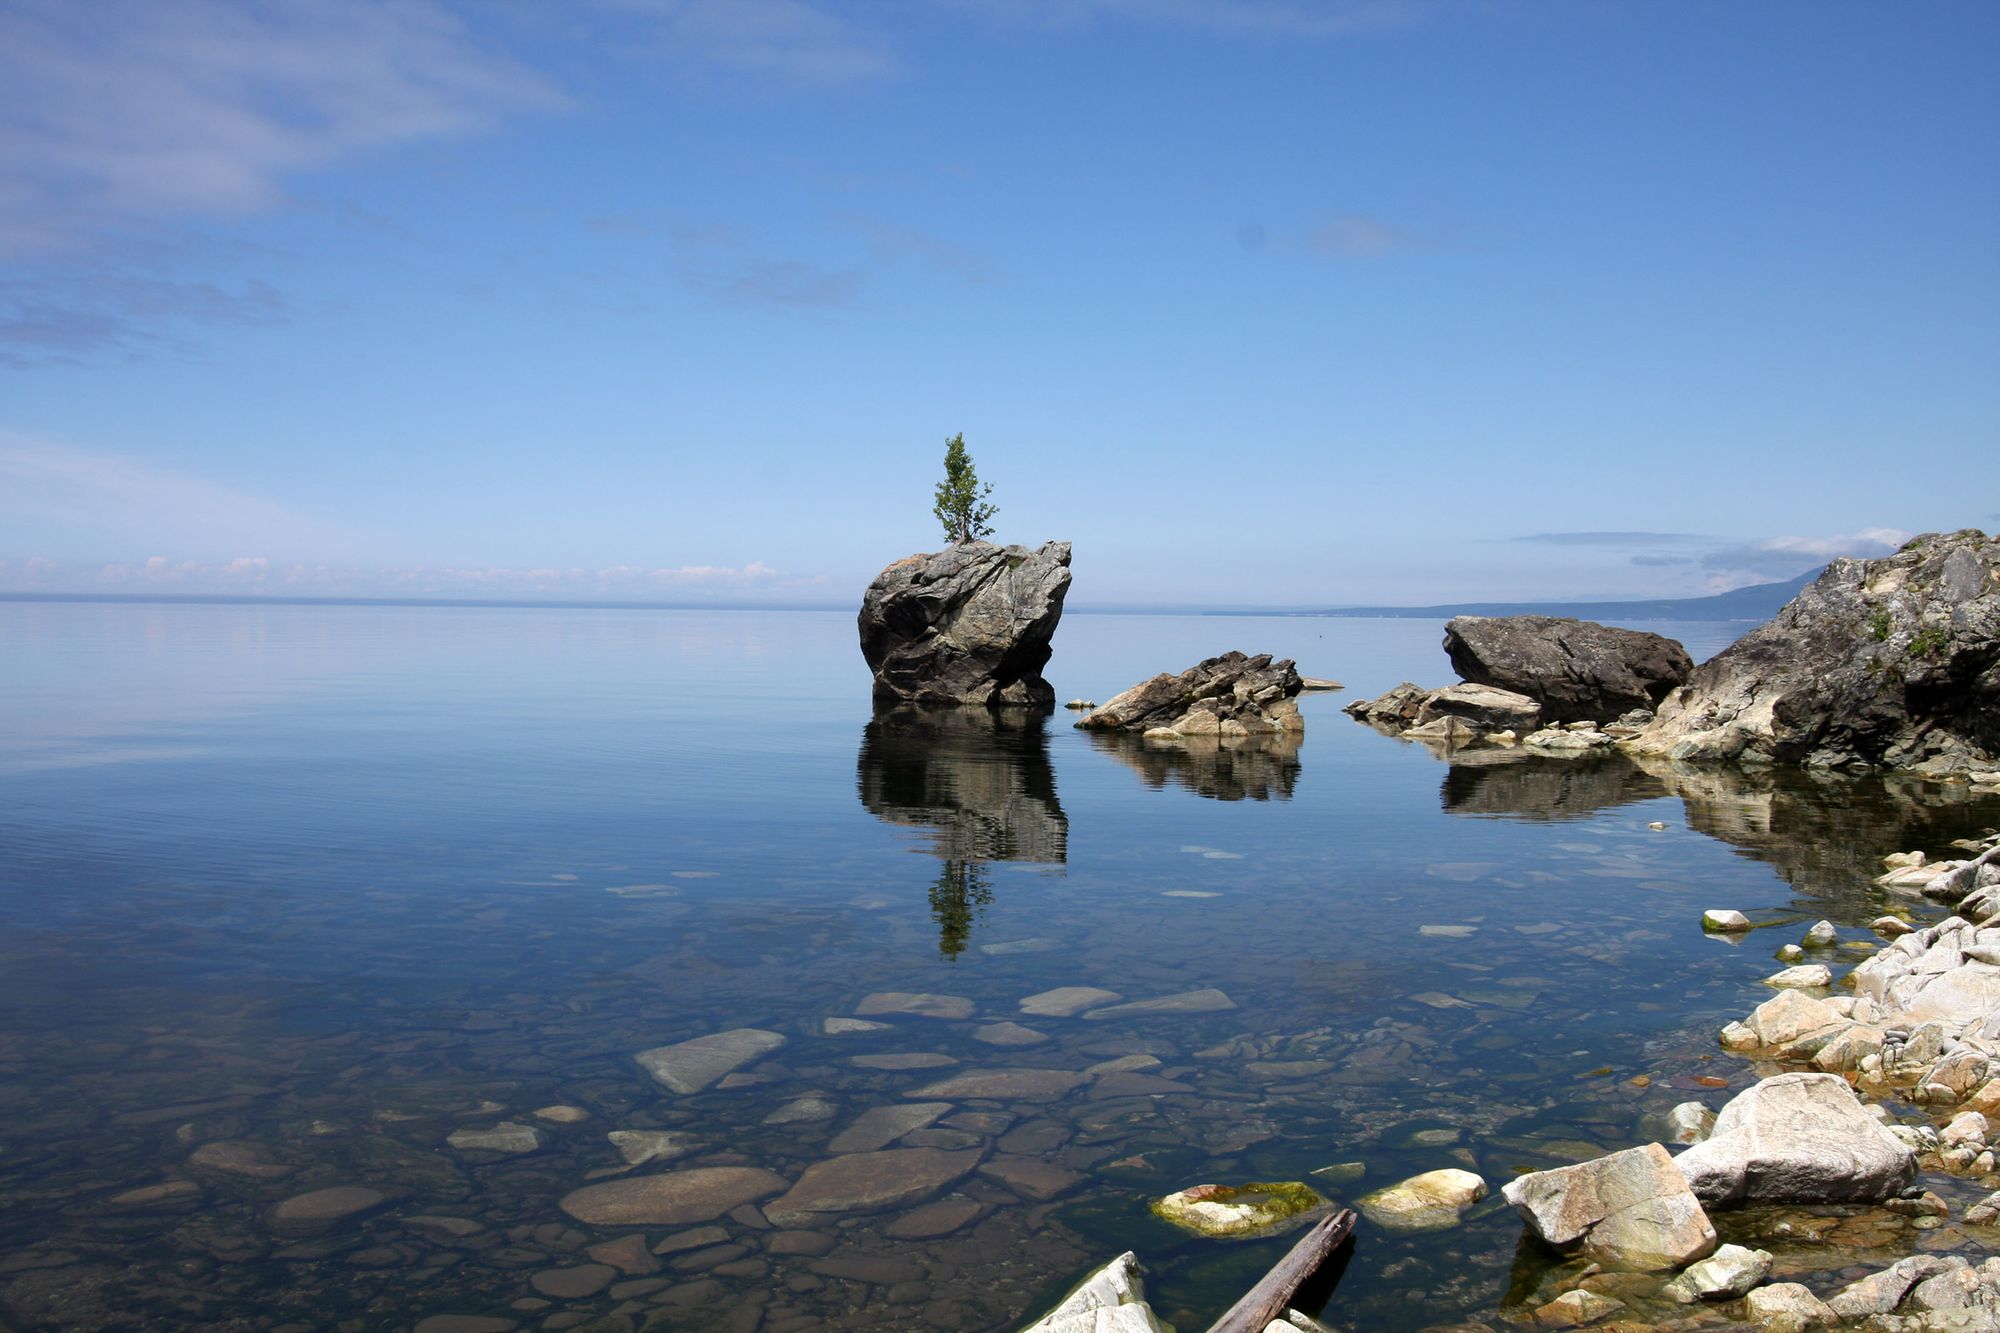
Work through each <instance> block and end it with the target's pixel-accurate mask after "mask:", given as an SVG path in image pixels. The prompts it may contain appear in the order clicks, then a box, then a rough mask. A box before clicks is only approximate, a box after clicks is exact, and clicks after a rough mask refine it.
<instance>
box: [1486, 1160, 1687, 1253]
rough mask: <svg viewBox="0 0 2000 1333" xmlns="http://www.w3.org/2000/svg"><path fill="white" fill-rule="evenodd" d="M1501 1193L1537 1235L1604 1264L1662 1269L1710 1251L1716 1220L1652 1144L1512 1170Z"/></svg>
mask: <svg viewBox="0 0 2000 1333" xmlns="http://www.w3.org/2000/svg"><path fill="white" fill-rule="evenodd" d="M1501 1192H1502V1193H1503V1194H1505V1195H1506V1196H1507V1202H1508V1203H1511V1204H1513V1205H1514V1211H1515V1212H1517V1213H1519V1214H1520V1215H1521V1219H1522V1220H1523V1221H1524V1222H1526V1223H1527V1224H1528V1229H1529V1230H1531V1231H1533V1232H1534V1233H1535V1235H1537V1236H1538V1237H1540V1238H1541V1239H1542V1240H1544V1241H1546V1242H1547V1243H1548V1244H1550V1245H1553V1246H1554V1247H1556V1248H1557V1249H1559V1250H1563V1251H1566V1252H1567V1251H1575V1250H1581V1251H1582V1252H1583V1253H1584V1254H1586V1255H1588V1256H1589V1257H1590V1258H1592V1259H1594V1260H1596V1261H1597V1262H1598V1263H1601V1264H1604V1265H1606V1266H1608V1267H1612V1268H1625V1269H1634V1270H1637V1271H1640V1272H1661V1271H1665V1270H1668V1269H1674V1268H1679V1267H1681V1266H1682V1265H1684V1264H1688V1263H1691V1262H1693V1261H1694V1260H1696V1259H1701V1258H1705V1257H1707V1256H1708V1255H1710V1254H1713V1253H1714V1252H1715V1247H1716V1244H1717V1237H1716V1234H1715V1227H1714V1226H1713V1225H1712V1224H1711V1223H1710V1222H1709V1220H1708V1214H1707V1213H1705V1212H1703V1211H1702V1207H1701V1203H1700V1202H1699V1201H1698V1200H1697V1199H1696V1198H1695V1196H1694V1194H1693V1192H1692V1191H1690V1190H1689V1188H1688V1183H1687V1181H1686V1179H1684V1178H1683V1177H1682V1175H1681V1173H1680V1172H1678V1171H1676V1170H1675V1169H1674V1159H1673V1158H1672V1157H1670V1156H1668V1154H1667V1150H1666V1149H1665V1148H1662V1147H1661V1146H1660V1145H1659V1144H1657V1143H1649V1144H1647V1145H1645V1146H1644V1147H1642V1148H1627V1149H1626V1150H1625V1151H1624V1152H1615V1153H1612V1154H1610V1155H1609V1156H1607V1157H1599V1158H1597V1159H1595V1160H1593V1161H1589V1162H1579V1163H1578V1164H1577V1165H1575V1166H1563V1167H1557V1168H1556V1169H1555V1170H1553V1171H1535V1172H1531V1173H1529V1174H1528V1175H1525V1176H1517V1177H1516V1178H1515V1179H1513V1180H1511V1181H1509V1182H1508V1183H1507V1185H1506V1187H1505V1188H1504V1189H1503V1190H1502V1191H1501Z"/></svg>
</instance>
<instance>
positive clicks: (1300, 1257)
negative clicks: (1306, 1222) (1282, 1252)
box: [1208, 1208, 1354, 1333]
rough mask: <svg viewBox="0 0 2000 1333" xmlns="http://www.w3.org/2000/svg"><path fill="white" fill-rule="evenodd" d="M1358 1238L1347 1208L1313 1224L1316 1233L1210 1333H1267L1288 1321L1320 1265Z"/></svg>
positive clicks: (1306, 1237)
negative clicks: (1288, 1311)
mask: <svg viewBox="0 0 2000 1333" xmlns="http://www.w3.org/2000/svg"><path fill="white" fill-rule="evenodd" d="M1353 1234H1354V1210H1353V1209H1352V1208H1343V1209H1341V1210H1340V1211H1339V1212H1337V1213H1334V1214H1332V1215H1331V1216H1328V1217H1322V1218H1321V1219H1320V1220H1319V1221H1318V1222H1316V1223H1314V1224H1313V1229H1312V1230H1311V1231H1308V1232H1306V1234H1305V1235H1304V1236H1303V1237H1301V1238H1300V1240H1299V1243H1298V1244H1296V1245H1294V1246H1292V1248H1291V1252H1290V1253H1289V1254H1287V1255H1286V1256H1285V1257H1284V1258H1282V1259H1280V1260H1278V1262H1277V1264H1276V1265H1275V1266H1274V1267H1273V1268H1272V1269H1271V1271H1270V1272H1268V1273H1266V1274H1264V1276H1263V1278H1262V1280H1260V1281H1259V1282H1258V1283H1257V1285H1256V1286H1254V1287H1252V1288H1250V1290H1249V1291H1248V1292H1246V1293H1245V1294H1244V1297H1243V1299H1242V1300H1240V1301H1238V1302H1236V1304H1234V1305H1232V1306H1230V1307H1229V1308H1228V1309H1227V1310H1225V1311H1224V1312H1223V1315H1222V1318H1220V1319H1218V1320H1216V1321H1215V1322H1214V1323H1213V1324H1210V1325H1209V1326H1208V1333H1264V1329H1265V1328H1266V1327H1267V1326H1268V1325H1269V1324H1270V1322H1271V1321H1272V1320H1273V1319H1280V1318H1283V1317H1284V1313H1285V1310H1286V1307H1288V1306H1290V1305H1291V1303H1292V1298H1293V1297H1295V1296H1297V1295H1298V1294H1299V1288H1300V1287H1302V1286H1304V1285H1305V1284H1306V1283H1307V1282H1309V1281H1310V1280H1311V1279H1312V1275H1313V1274H1314V1273H1317V1272H1318V1271H1319V1269H1320V1265H1321V1264H1324V1263H1325V1262H1326V1261H1327V1258H1328V1256H1330V1255H1331V1254H1332V1253H1333V1252H1334V1251H1335V1250H1337V1249H1339V1248H1340V1247H1341V1246H1342V1245H1344V1244H1346V1242H1347V1239H1348V1237H1350V1236H1352V1235H1353Z"/></svg>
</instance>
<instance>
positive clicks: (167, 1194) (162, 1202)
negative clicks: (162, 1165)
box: [110, 1180, 201, 1212]
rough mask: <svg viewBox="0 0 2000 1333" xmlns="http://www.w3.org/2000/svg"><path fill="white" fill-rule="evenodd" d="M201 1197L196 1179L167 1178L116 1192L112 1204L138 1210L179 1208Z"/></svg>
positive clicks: (114, 1206) (112, 1197)
mask: <svg viewBox="0 0 2000 1333" xmlns="http://www.w3.org/2000/svg"><path fill="white" fill-rule="evenodd" d="M200 1198H201V1186H199V1185H197V1184H196V1183H195V1182H194V1181H192V1180H166V1181H162V1182H160V1183H159V1184H157V1185H141V1186H140V1187H139V1188H138V1189H131V1190H126V1191H125V1192H124V1193H123V1194H114V1195H112V1196H111V1199H110V1206H111V1207H113V1208H122V1209H127V1210H131V1211H135V1212H136V1211H140V1210H143V1209H147V1208H178V1207H181V1206H183V1205H186V1204H192V1203H194V1202H195V1201H197V1200H198V1199H200Z"/></svg>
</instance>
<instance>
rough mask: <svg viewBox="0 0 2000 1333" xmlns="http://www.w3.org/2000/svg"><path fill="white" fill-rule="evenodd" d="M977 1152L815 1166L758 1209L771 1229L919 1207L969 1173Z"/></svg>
mask: <svg viewBox="0 0 2000 1333" xmlns="http://www.w3.org/2000/svg"><path fill="white" fill-rule="evenodd" d="M981 1156H982V1154H981V1153H980V1152H979V1150H977V1149H973V1150H970V1151H966V1152H946V1151H944V1150H942V1149H939V1148H891V1149H888V1150H887V1151H885V1152H858V1153H849V1154H847V1155H845V1156H842V1157H833V1158H829V1159H827V1160H826V1161H823V1162H815V1163H814V1164H813V1165H811V1166H809V1167H807V1168H806V1170H805V1174H804V1175H802V1176H800V1177H799V1179H798V1183H797V1184H795V1185H793V1186H792V1187H791V1189H790V1190H788V1191H787V1192H786V1193H785V1195H784V1197H782V1198H780V1199H775V1200H773V1201H772V1202H770V1203H768V1204H766V1205H764V1216H766V1217H767V1218H769V1219H770V1220H771V1221H772V1222H773V1223H774V1224H775V1225H777V1226H781V1227H796V1226H802V1225H809V1224H811V1223H813V1222H814V1221H815V1220H817V1219H819V1218H821V1217H823V1216H825V1215H827V1214H830V1213H874V1212H881V1211H882V1210H884V1209H887V1208H900V1207H902V1206H904V1205H905V1204H912V1203H919V1202H921V1201H923V1200H924V1199H927V1198H929V1197H930V1196H931V1195H933V1194H936V1193H937V1192H938V1191H939V1190H942V1189H943V1188H945V1187H946V1186H947V1185H953V1184H956V1183H957V1182H959V1181H960V1180H963V1179H964V1178H965V1177H966V1176H968V1175H970V1174H972V1169H973V1168H974V1167H976V1166H978V1165H979V1159H980V1157H981Z"/></svg>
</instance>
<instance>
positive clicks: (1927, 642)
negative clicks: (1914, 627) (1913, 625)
mask: <svg viewBox="0 0 2000 1333" xmlns="http://www.w3.org/2000/svg"><path fill="white" fill-rule="evenodd" d="M1950 642H1951V631H1950V630H1947V629H1946V628H1945V627H1944V626H1942V625H1933V626H1931V627H1930V628H1929V629H1926V630H1919V631H1918V632H1917V634H1916V637H1914V638H1912V639H1911V640H1910V656H1912V657H1929V656H1931V655H1932V654H1934V653H1936V652H1937V651H1938V649H1940V648H1942V647H1944V646H1945V645H1946V644H1948V643H1950Z"/></svg>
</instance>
